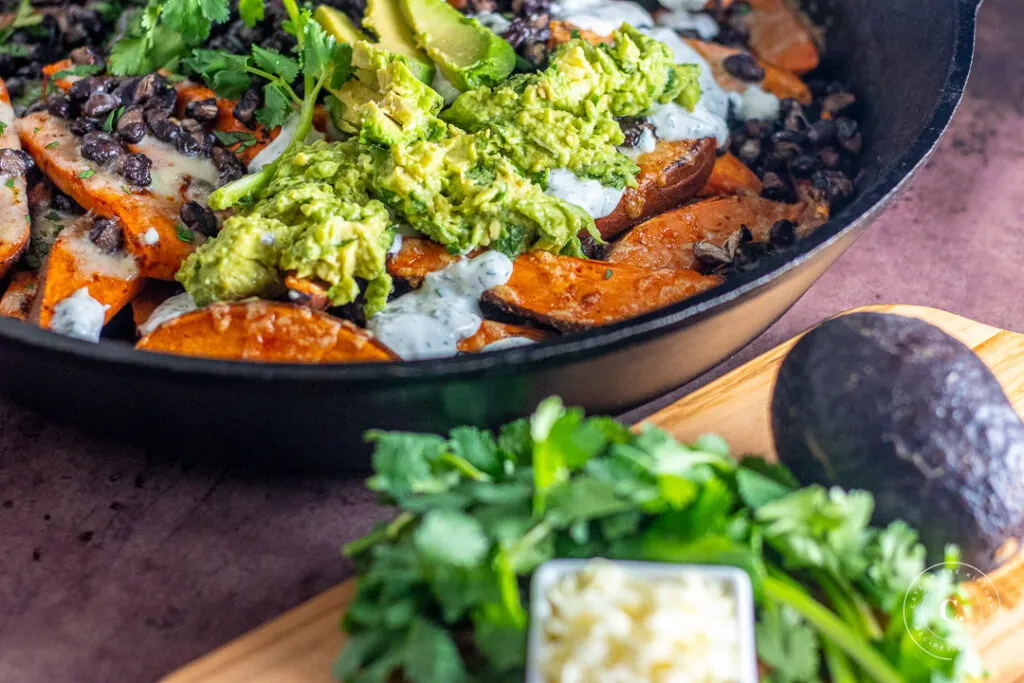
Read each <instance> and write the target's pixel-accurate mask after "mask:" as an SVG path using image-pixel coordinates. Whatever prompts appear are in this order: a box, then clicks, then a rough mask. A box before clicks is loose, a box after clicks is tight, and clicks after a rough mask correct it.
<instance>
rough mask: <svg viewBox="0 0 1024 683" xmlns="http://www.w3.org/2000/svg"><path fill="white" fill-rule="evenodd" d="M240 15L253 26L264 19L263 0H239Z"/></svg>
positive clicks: (250, 26) (249, 25)
mask: <svg viewBox="0 0 1024 683" xmlns="http://www.w3.org/2000/svg"><path fill="white" fill-rule="evenodd" d="M238 15H239V16H240V17H241V18H242V21H244V22H245V25H246V26H248V27H249V28H252V27H253V26H255V25H256V24H257V23H258V22H260V21H263V0H238Z"/></svg>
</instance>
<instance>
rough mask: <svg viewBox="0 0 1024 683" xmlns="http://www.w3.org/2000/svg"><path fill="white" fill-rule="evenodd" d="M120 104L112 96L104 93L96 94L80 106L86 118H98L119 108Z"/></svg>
mask: <svg viewBox="0 0 1024 683" xmlns="http://www.w3.org/2000/svg"><path fill="white" fill-rule="evenodd" d="M120 104H121V102H120V100H118V99H117V97H115V96H114V95H112V94H110V93H106V92H98V93H96V94H94V95H92V96H91V97H89V99H87V100H86V101H85V104H83V105H82V113H83V114H85V115H86V116H92V117H94V118H99V117H101V116H106V115H107V114H109V113H110V112H112V111H114V110H115V109H117V108H118V106H120Z"/></svg>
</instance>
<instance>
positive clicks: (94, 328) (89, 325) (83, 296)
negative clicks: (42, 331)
mask: <svg viewBox="0 0 1024 683" xmlns="http://www.w3.org/2000/svg"><path fill="white" fill-rule="evenodd" d="M108 308H110V306H104V305H103V304H101V303H100V302H99V301H96V299H93V298H92V297H91V296H89V290H88V288H86V287H82V288H81V289H78V290H76V291H75V293H74V294H72V295H71V296H69V297H67V298H66V299H61V300H60V301H59V302H57V305H56V306H54V307H53V317H52V318H51V319H50V331H51V332H56V333H57V334H62V335H64V336H65V337H72V338H73V339H81V340H82V341H88V342H94V343H97V342H99V340H100V332H101V331H102V330H103V319H104V317H105V316H106V313H107V309H108Z"/></svg>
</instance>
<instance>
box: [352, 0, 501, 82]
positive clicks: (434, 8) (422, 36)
mask: <svg viewBox="0 0 1024 683" xmlns="http://www.w3.org/2000/svg"><path fill="white" fill-rule="evenodd" d="M399 1H400V2H401V4H402V12H403V13H404V15H405V18H406V19H407V20H408V21H409V23H410V24H411V25H412V28H413V30H414V31H415V32H416V40H417V42H418V44H419V45H420V47H422V48H423V49H425V50H426V51H427V54H428V55H430V58H431V59H432V60H434V63H435V64H437V66H438V68H439V69H440V70H441V73H443V74H444V77H445V78H447V79H448V81H449V82H450V83H451V84H452V85H454V86H455V87H456V88H458V89H459V90H461V91H463V92H465V91H467V90H472V89H473V88H478V87H480V86H484V85H496V84H498V83H500V82H501V81H503V80H505V79H506V78H507V77H508V75H509V74H510V73H512V70H513V69H514V68H515V66H516V53H515V50H513V49H512V46H511V45H509V44H508V42H506V41H505V40H503V39H502V38H500V37H499V36H498V35H497V34H496V33H494V31H491V30H490V29H489V28H487V27H486V26H484V25H483V24H481V23H480V22H479V21H477V20H476V19H471V18H469V17H466V16H464V15H463V14H462V13H461V12H459V11H458V10H456V9H455V8H454V7H452V6H451V5H449V4H448V3H447V2H445V0H399ZM371 2H373V0H371Z"/></svg>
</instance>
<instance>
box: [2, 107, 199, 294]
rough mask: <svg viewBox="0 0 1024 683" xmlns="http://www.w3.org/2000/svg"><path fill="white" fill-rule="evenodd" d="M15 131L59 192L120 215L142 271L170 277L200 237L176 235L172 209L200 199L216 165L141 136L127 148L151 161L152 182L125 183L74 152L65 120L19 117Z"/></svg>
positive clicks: (76, 145) (39, 115)
mask: <svg viewBox="0 0 1024 683" xmlns="http://www.w3.org/2000/svg"><path fill="white" fill-rule="evenodd" d="M18 129H19V133H20V135H21V141H22V144H23V145H24V146H25V149H26V150H27V151H28V152H29V153H30V154H31V155H32V157H33V158H34V159H35V161H36V163H37V164H38V165H39V167H40V169H41V170H42V171H43V173H45V174H46V175H47V176H49V177H50V179H52V180H53V182H54V184H55V185H56V186H57V187H59V188H60V189H61V191H63V192H64V193H65V194H68V195H70V196H71V197H72V198H73V199H74V200H75V201H77V202H78V203H79V204H81V205H82V206H83V207H85V208H86V209H91V210H95V211H96V212H97V213H99V214H101V215H104V216H117V217H118V218H120V219H121V222H122V223H123V224H124V228H125V242H126V244H127V246H128V250H129V251H131V252H132V254H134V255H135V257H136V259H137V260H138V262H139V268H140V269H141V271H142V274H143V275H145V276H146V277H153V278H157V279H160V280H172V279H174V274H175V273H176V272H177V270H178V267H179V266H180V265H181V262H182V260H183V259H184V258H185V257H186V256H188V255H189V254H190V253H191V252H192V250H193V249H194V247H195V244H196V243H197V242H198V241H199V240H200V239H201V236H200V235H189V239H191V241H188V239H184V240H183V239H181V238H180V237H179V235H178V230H177V225H178V212H179V211H180V209H181V205H182V204H183V203H184V202H185V201H188V200H197V201H198V200H201V199H203V198H204V197H205V194H206V193H207V192H208V191H209V190H211V189H212V188H213V187H214V186H215V184H216V182H217V178H218V174H217V169H216V168H214V167H213V163H212V162H211V161H210V160H209V159H200V158H189V157H186V156H185V155H183V154H181V153H179V152H178V151H177V150H175V149H174V148H173V147H171V146H170V145H167V144H166V143H163V142H160V141H158V140H156V139H155V138H153V137H152V136H147V137H146V138H144V139H143V141H142V142H141V143H140V144H138V145H133V146H132V150H133V151H141V152H143V153H144V154H145V155H146V156H148V157H149V158H150V159H151V160H152V162H153V168H152V169H151V171H150V173H151V175H152V177H153V182H152V184H151V185H150V186H149V187H129V186H128V185H127V184H126V181H125V180H124V179H123V178H121V177H120V176H118V175H116V174H114V173H113V172H111V171H109V170H107V169H105V168H103V167H100V166H99V165H98V164H95V163H93V162H90V161H87V160H86V159H84V158H83V157H82V155H81V154H80V153H79V147H80V143H81V141H80V140H79V139H78V138H77V137H75V135H74V134H72V133H71V131H70V130H68V127H67V124H66V122H65V121H63V120H61V119H59V118H57V117H55V116H51V115H50V114H49V113H48V112H45V111H44V112H35V113H33V114H30V115H28V116H26V117H23V118H21V119H19V120H18ZM54 143H56V144H54ZM154 237H155V239H153V238H154Z"/></svg>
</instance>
